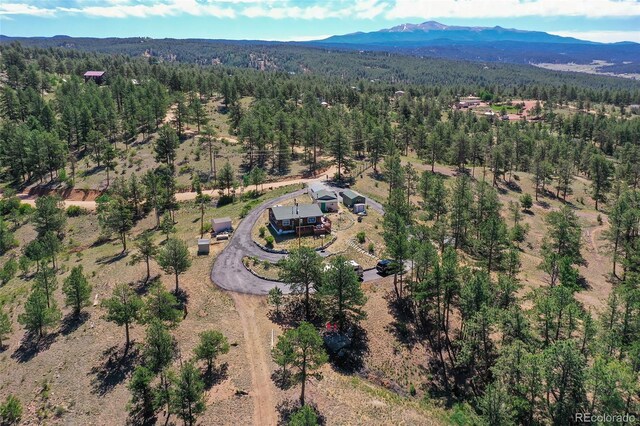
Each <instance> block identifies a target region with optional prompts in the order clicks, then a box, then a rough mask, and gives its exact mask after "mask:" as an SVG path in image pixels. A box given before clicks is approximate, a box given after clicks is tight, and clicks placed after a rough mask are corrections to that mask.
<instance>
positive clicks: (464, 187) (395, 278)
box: [0, 38, 640, 425]
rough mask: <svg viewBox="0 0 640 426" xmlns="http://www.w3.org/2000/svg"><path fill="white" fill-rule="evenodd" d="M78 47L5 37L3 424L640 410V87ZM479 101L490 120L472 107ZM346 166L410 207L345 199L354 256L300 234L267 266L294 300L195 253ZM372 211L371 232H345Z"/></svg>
mask: <svg viewBox="0 0 640 426" xmlns="http://www.w3.org/2000/svg"><path fill="white" fill-rule="evenodd" d="M61 40H64V39H63V38H55V39H29V40H26V43H27V45H26V46H25V45H22V44H19V43H11V44H8V43H3V44H2V45H0V54H1V57H0V58H1V68H0V70H1V74H0V85H1V89H0V90H1V93H0V117H1V118H0V181H1V183H2V199H1V200H0V214H1V215H2V218H1V219H0V255H1V256H2V261H1V262H2V266H1V269H0V271H1V272H0V278H1V284H0V306H1V310H0V351H2V352H3V353H2V355H0V375H2V377H3V378H4V377H6V378H7V379H6V380H2V381H1V383H0V395H1V396H2V400H3V401H5V402H4V403H3V405H2V410H0V416H2V419H3V421H4V420H5V419H6V420H7V422H10V421H13V420H16V419H20V418H22V419H23V420H25V419H26V420H25V421H29V422H34V423H35V422H47V421H51V422H52V423H55V422H58V423H88V422H91V421H92V422H98V423H109V422H112V421H117V422H118V423H124V422H127V421H129V422H132V423H135V424H141V423H145V424H147V423H153V422H155V421H156V420H157V421H158V422H169V420H170V419H174V418H175V417H177V418H180V419H181V420H183V421H184V423H185V424H194V423H195V421H196V419H198V421H201V422H203V423H205V424H237V423H243V424H244V423H248V424H256V425H257V424H261V423H260V422H261V421H263V422H265V423H270V422H272V420H274V421H273V423H275V405H276V404H278V402H279V401H280V402H282V401H284V402H283V403H282V404H278V412H279V414H280V415H281V421H282V422H285V423H286V422H288V421H291V422H292V423H289V424H314V423H313V422H312V420H310V419H314V420H317V419H319V421H320V422H325V423H326V424H359V423H369V424H374V423H377V422H379V423H382V424H398V423H401V422H409V423H411V424H420V423H433V424H440V423H442V424H491V425H507V424H522V425H530V424H576V423H578V421H577V420H576V417H575V413H581V412H591V413H594V414H605V413H609V414H611V413H614V414H624V413H637V412H638V409H639V406H640V361H639V360H640V192H639V191H640V189H639V185H640V117H639V116H638V115H637V111H635V112H634V111H631V109H630V108H629V106H630V104H633V103H640V88H638V85H637V83H634V82H631V81H626V80H621V79H614V78H604V77H597V76H584V75H574V74H566V73H554V72H550V71H546V70H541V69H535V68H531V67H524V66H522V67H520V66H508V65H504V66H502V65H501V66H495V65H489V66H486V67H485V66H482V65H479V64H477V63H467V62H454V61H443V60H432V59H420V58H412V57H405V56H394V55H388V54H382V53H375V54H374V53H367V54H359V53H353V52H335V51H333V52H332V51H328V50H322V49H309V48H303V47H297V46H279V45H277V46H274V45H264V46H262V45H255V44H245V43H237V44H221V43H208V42H204V41H191V40H188V41H175V40H164V41H163V40H147V39H136V40H137V41H135V40H133V39H130V40H127V41H123V40H115V39H114V40H108V39H105V40H100V41H99V42H95V40H92V39H69V40H67V41H66V42H65V44H63V45H62V47H59V46H60V43H61ZM138 44H139V45H140V46H138ZM32 45H37V46H38V47H31V46H32ZM90 45H91V47H89V46H90ZM201 48H202V49H201ZM87 50H90V51H87ZM144 52H147V53H148V55H147V56H144V57H143V56H142V54H143V53H144ZM172 55H174V56H172ZM215 58H218V59H219V60H220V63H213V64H212V63H211V61H212V60H213V59H215ZM214 62H215V61H214ZM255 68H258V69H255ZM261 68H264V69H261ZM88 70H98V71H105V76H104V81H101V82H98V83H99V84H98V83H96V82H95V81H93V80H92V79H90V78H88V79H87V80H88V81H84V80H83V74H84V73H85V72H86V71H88ZM468 95H477V98H478V102H482V103H483V104H484V105H483V107H484V108H486V111H487V112H477V111H475V110H473V109H470V108H462V107H456V105H458V106H459V105H460V102H461V101H462V98H463V97H466V96H468ZM524 105H530V107H527V109H526V110H525V111H523V109H524ZM490 111H491V112H490ZM494 111H495V112H497V113H494ZM516 111H517V112H518V113H519V114H518V113H516ZM511 115H513V116H514V117H515V118H514V119H512V118H510V116H511ZM322 176H326V179H327V180H328V181H330V183H332V184H334V183H335V184H336V185H340V186H342V187H344V186H350V187H352V188H354V189H356V190H358V191H360V192H362V194H363V195H365V196H366V197H367V198H369V199H370V200H374V201H378V202H379V203H381V204H382V207H383V208H384V211H383V212H378V213H376V212H374V211H373V210H372V209H371V206H370V209H369V212H370V213H369V215H367V216H366V217H364V220H362V217H361V218H360V220H358V221H356V220H354V219H350V220H351V222H353V223H351V222H348V220H347V219H344V218H345V216H344V215H336V216H331V217H332V219H331V220H332V221H334V226H335V229H337V231H334V234H338V236H337V237H336V239H337V240H338V242H336V243H335V244H334V245H333V246H328V248H327V249H328V250H329V251H331V250H332V249H336V248H335V247H336V246H339V244H341V243H344V245H345V246H347V245H348V247H347V248H346V249H344V250H343V251H340V252H334V253H331V257H329V258H328V260H327V259H324V258H322V257H321V256H320V254H318V252H317V251H315V250H313V249H311V248H309V247H305V246H304V245H302V244H301V243H300V241H301V239H300V236H298V240H297V244H293V243H292V244H291V245H290V246H288V247H289V248H290V250H291V251H290V253H289V256H288V257H286V258H284V260H281V261H279V262H278V263H272V262H269V261H260V262H258V261H257V260H255V259H254V260H251V259H246V260H245V259H242V261H243V262H244V264H245V267H247V269H249V267H252V266H251V265H250V264H253V267H257V266H260V267H261V268H262V269H261V270H260V271H261V272H265V271H267V272H270V273H271V274H273V275H272V277H271V278H270V279H273V280H278V281H280V282H281V284H282V285H283V286H284V287H285V288H288V289H290V290H291V294H290V295H285V294H283V293H282V292H278V291H277V290H274V291H272V292H271V293H269V298H268V303H269V306H270V307H271V308H270V309H269V308H267V305H266V301H265V299H264V298H263V297H259V296H253V297H251V296H246V295H240V294H232V293H226V292H223V291H221V290H219V289H217V288H215V286H212V285H211V283H210V275H209V273H210V271H211V267H212V261H211V260H210V258H208V257H206V256H196V255H195V253H196V250H197V249H198V247H197V239H198V238H201V237H202V236H203V235H205V234H207V233H209V232H210V231H211V229H210V226H211V225H210V224H209V223H207V222H208V219H209V218H210V217H225V216H229V217H230V218H231V220H232V221H233V224H234V227H236V228H237V227H238V224H241V223H242V220H244V219H243V218H246V217H247V216H248V214H249V212H250V211H251V210H252V209H254V208H255V207H256V206H258V205H259V204H260V203H262V202H265V201H266V200H269V199H275V198H276V197H278V196H284V194H286V193H292V192H294V191H296V190H300V187H301V183H304V182H305V181H304V180H303V179H304V178H309V177H322ZM287 184H288V185H289V186H285V185H287ZM279 185H280V186H279ZM265 186H266V187H267V188H266V189H265V188H264V187H265ZM79 193H81V194H82V197H83V198H82V199H77V198H73V196H75V195H77V194H79ZM296 194H298V195H296V197H297V200H299V199H300V197H303V196H308V195H307V194H303V193H302V192H299V193H296ZM65 197H66V198H65ZM23 201H26V202H23ZM27 202H30V204H33V205H35V208H34V207H32V206H30V205H29V204H28V203H27ZM294 202H296V203H297V201H294ZM81 203H85V204H81ZM382 207H381V208H380V210H382ZM347 213H348V214H351V213H349V212H347ZM382 213H384V215H382ZM205 218H206V219H205ZM361 220H362V222H364V224H365V225H366V226H368V227H367V228H366V232H365V231H364V230H363V231H361V232H358V233H357V234H356V235H354V237H353V239H350V240H349V241H348V242H342V241H340V240H339V239H340V235H339V234H340V233H346V232H347V231H348V230H349V229H351V227H356V226H364V225H358V224H359V223H361V222H360V221H361ZM345 222H348V223H347V224H345ZM256 227H257V228H258V230H257V231H256V234H258V235H259V233H261V234H262V235H261V236H259V237H257V238H259V239H260V241H261V242H264V243H265V245H267V246H268V245H271V246H272V247H273V244H274V239H273V238H271V240H270V241H269V239H268V238H267V237H270V236H271V235H268V233H267V235H265V233H266V232H267V231H265V230H259V227H260V224H259V223H257V224H256ZM363 229H364V228H363ZM348 232H350V231H348ZM234 238H236V236H234ZM310 238H313V237H310ZM323 238H324V237H323ZM254 241H256V242H258V241H257V240H254ZM292 242H295V238H294V239H293V240H292ZM276 243H279V242H276ZM322 243H323V245H324V239H323V240H322ZM225 244H228V243H227V242H226V241H224V242H221V243H220V244H219V245H215V244H214V245H212V257H213V258H215V256H217V255H219V253H220V252H221V251H222V250H224V249H225V247H228V246H225ZM252 247H253V245H252ZM349 247H350V248H349ZM365 251H367V252H368V253H369V256H370V257H372V258H374V259H375V261H377V260H378V259H380V258H387V259H389V260H390V264H391V265H393V267H392V268H391V269H390V270H389V271H390V276H389V277H386V278H380V277H378V278H380V279H379V280H376V281H373V282H366V283H362V284H360V283H359V282H358V279H357V276H356V274H355V272H354V271H353V268H352V267H351V266H348V265H349V264H348V263H346V261H347V260H355V259H357V260H358V261H361V259H362V258H363V256H366V255H363V254H362V253H364V252H365ZM323 262H326V263H323ZM258 263H259V264H260V265H258ZM345 265H347V266H345ZM160 271H162V272H164V273H165V275H166V276H165V277H164V278H163V277H162V276H161V272H160ZM251 271H252V273H253V275H251V276H252V277H253V276H254V275H255V274H257V272H256V271H255V270H251ZM273 271H276V272H275V273H274V272H273ZM212 278H213V281H214V283H215V281H216V277H215V276H214V277H212ZM58 282H60V283H62V285H60V286H58ZM169 290H171V291H169ZM229 294H231V296H229ZM62 304H64V305H65V308H64V309H62V308H60V305H62ZM327 324H329V325H331V324H335V325H334V327H335V329H333V331H331V330H328V329H329V327H328V326H327ZM265 336H270V338H271V339H272V342H271V345H270V343H269V342H268V341H267V339H266V338H265ZM336 336H338V337H336ZM331 339H337V340H338V346H339V349H338V350H336V349H335V344H336V342H335V340H334V341H332V340H331ZM3 343H4V345H3ZM307 351H308V352H307ZM227 354H228V355H227ZM265 354H266V355H265ZM269 354H271V356H272V358H273V359H272V360H271V357H269ZM307 355H308V356H309V358H307ZM265 357H266V360H264V359H265ZM307 362H308V364H307ZM327 364H328V365H329V366H327ZM256 366H257V367H256ZM319 372H320V373H322V374H321V375H316V373H319ZM80 373H82V374H80ZM271 373H273V374H271ZM263 376H265V377H267V379H266V380H262V379H261V377H262V378H264V377H263ZM269 378H271V379H272V381H273V383H272V382H271V381H270V380H269ZM312 378H313V380H311V379H312ZM321 379H322V380H321ZM306 386H309V387H311V388H312V389H313V392H309V391H308V390H307V393H306V394H305V387H306ZM276 388H277V389H276ZM52 390H53V391H52ZM305 397H306V398H307V399H306V400H305ZM292 399H295V403H291V404H290V405H287V403H285V402H286V401H289V400H292ZM298 400H299V403H298V402H297V401H298ZM309 400H311V401H312V405H308V402H309ZM265 404H267V405H268V406H266V405H265ZM21 407H24V409H21ZM272 411H273V413H274V419H272V418H268V419H266V420H265V419H263V418H261V417H260V416H261V415H262V414H263V413H271V412H272ZM174 416H175V417H174ZM301 419H302V420H301ZM305 419H306V420H305ZM296 421H299V422H301V423H295V422H296Z"/></svg>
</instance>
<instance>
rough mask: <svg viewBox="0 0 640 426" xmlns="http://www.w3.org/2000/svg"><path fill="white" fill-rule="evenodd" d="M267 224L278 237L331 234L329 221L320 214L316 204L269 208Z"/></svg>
mask: <svg viewBox="0 0 640 426" xmlns="http://www.w3.org/2000/svg"><path fill="white" fill-rule="evenodd" d="M269 224H270V225H271V227H272V228H273V230H274V231H276V233H277V234H278V235H281V234H293V233H296V234H297V233H300V234H301V235H309V234H314V235H320V234H328V233H330V232H331V221H330V220H329V218H327V217H325V216H324V215H323V214H322V211H321V210H320V206H318V205H317V204H295V205H293V206H275V207H270V208H269Z"/></svg>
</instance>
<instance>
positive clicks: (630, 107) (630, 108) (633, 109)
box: [629, 104, 640, 114]
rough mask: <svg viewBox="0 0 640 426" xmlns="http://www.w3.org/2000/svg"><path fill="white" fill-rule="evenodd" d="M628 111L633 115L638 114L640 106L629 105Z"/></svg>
mask: <svg viewBox="0 0 640 426" xmlns="http://www.w3.org/2000/svg"><path fill="white" fill-rule="evenodd" d="M629 111H631V112H632V113H634V114H640V105H638V104H633V105H629Z"/></svg>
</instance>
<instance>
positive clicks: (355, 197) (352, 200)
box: [340, 189, 366, 207]
mask: <svg viewBox="0 0 640 426" xmlns="http://www.w3.org/2000/svg"><path fill="white" fill-rule="evenodd" d="M340 195H341V196H342V204H344V205H345V206H347V207H353V205H354V204H364V203H365V202H366V200H365V198H364V196H363V195H361V194H358V193H357V192H356V191H352V190H351V189H345V190H344V191H342V192H341V193H340Z"/></svg>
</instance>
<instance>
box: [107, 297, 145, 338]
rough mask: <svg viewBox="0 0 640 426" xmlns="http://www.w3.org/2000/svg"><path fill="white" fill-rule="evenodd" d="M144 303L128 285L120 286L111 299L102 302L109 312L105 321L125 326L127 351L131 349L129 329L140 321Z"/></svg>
mask: <svg viewBox="0 0 640 426" xmlns="http://www.w3.org/2000/svg"><path fill="white" fill-rule="evenodd" d="M143 305H144V304H143V302H142V299H140V297H138V296H137V295H136V294H135V293H134V292H133V290H132V289H131V288H130V287H129V286H128V285H127V284H118V285H116V287H115V288H114V289H113V294H112V296H111V297H110V298H109V299H105V300H103V301H102V307H103V308H105V309H106V310H107V314H106V315H105V319H106V320H107V321H111V322H114V323H116V324H117V325H119V326H124V329H125V337H126V344H125V351H126V350H128V349H129V344H130V340H129V328H130V327H131V326H132V325H133V324H134V323H135V322H138V321H140V319H141V314H142V307H143Z"/></svg>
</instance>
